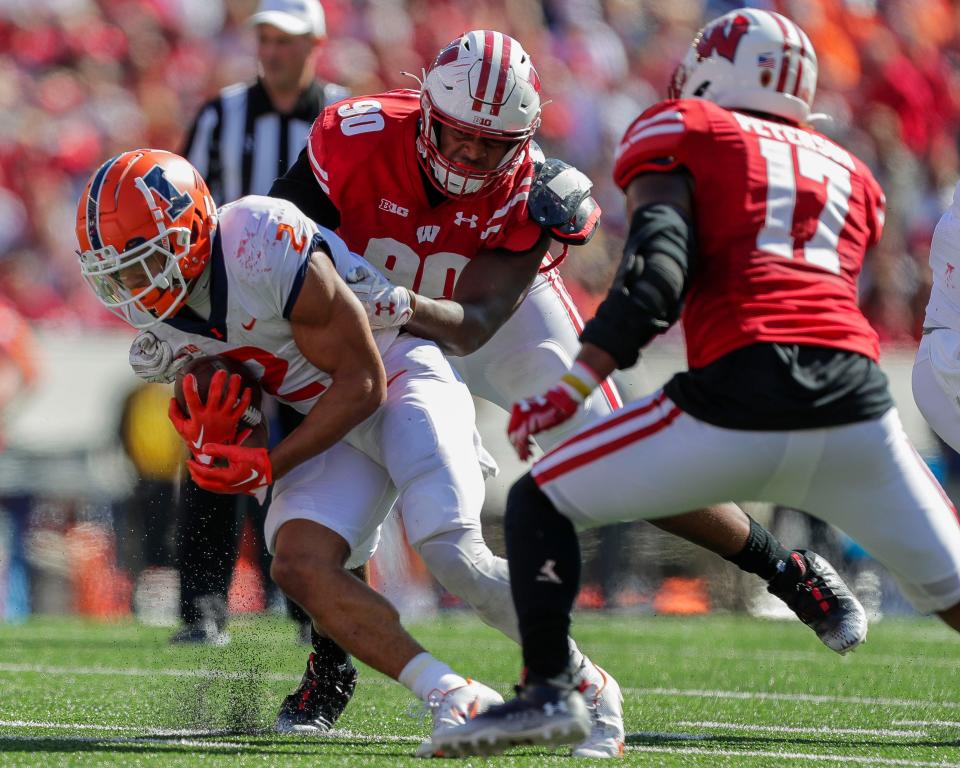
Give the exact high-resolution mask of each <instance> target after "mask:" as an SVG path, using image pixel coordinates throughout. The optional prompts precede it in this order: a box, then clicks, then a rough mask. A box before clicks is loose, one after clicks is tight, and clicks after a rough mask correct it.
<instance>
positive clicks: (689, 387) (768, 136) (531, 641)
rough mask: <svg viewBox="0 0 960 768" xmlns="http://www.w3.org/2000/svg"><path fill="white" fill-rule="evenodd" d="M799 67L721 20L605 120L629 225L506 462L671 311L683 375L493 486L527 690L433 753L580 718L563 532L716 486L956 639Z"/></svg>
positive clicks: (959, 533) (731, 16)
mask: <svg viewBox="0 0 960 768" xmlns="http://www.w3.org/2000/svg"><path fill="white" fill-rule="evenodd" d="M816 68H817V61H816V56H815V53H814V51H813V48H812V46H811V44H810V41H809V39H808V38H807V36H806V35H805V34H804V33H803V32H802V31H801V30H800V29H799V27H797V25H796V24H794V23H793V22H792V21H790V20H789V19H787V18H785V17H783V16H780V15H778V14H775V13H770V12H766V11H760V10H752V9H742V10H739V11H733V12H731V13H728V14H726V15H724V16H722V17H720V18H719V19H717V20H715V21H714V22H712V23H710V24H708V25H707V26H706V27H705V28H704V29H703V30H702V31H701V32H700V34H699V35H698V36H697V37H696V39H695V40H694V43H693V46H692V48H691V50H690V51H689V52H688V55H687V57H686V58H685V60H684V62H683V64H682V65H681V67H680V69H679V70H678V72H677V74H676V76H675V79H674V82H673V86H672V89H671V96H672V97H673V98H671V99H670V100H667V101H664V102H661V103H660V104H657V105H655V106H654V107H652V108H651V109H649V110H648V111H647V112H645V113H644V114H643V115H641V116H640V117H639V118H638V119H637V120H636V121H635V122H634V123H633V125H631V126H630V128H629V129H628V130H627V132H626V135H625V136H624V138H623V140H622V142H621V144H620V148H619V152H618V155H617V162H616V169H615V178H616V181H617V183H618V184H619V186H620V187H621V188H622V189H623V190H624V192H625V193H626V198H627V209H628V213H629V215H630V217H631V226H630V232H629V237H628V240H627V243H626V247H625V252H624V259H623V261H622V263H621V267H620V270H619V272H618V274H617V277H616V280H615V282H614V285H613V288H612V290H611V291H610V293H609V295H608V296H607V298H606V299H605V300H604V302H603V304H602V305H601V306H600V308H599V310H598V312H597V315H596V317H594V318H593V319H592V320H591V321H590V322H589V323H588V324H587V326H586V328H585V330H584V332H583V334H582V335H581V341H582V347H581V350H580V352H579V354H578V356H577V359H576V362H575V363H574V365H573V366H572V367H571V369H570V370H569V371H568V372H567V373H565V374H564V375H563V376H562V377H561V378H560V379H559V381H557V382H556V384H555V386H553V387H552V388H550V389H548V390H547V391H546V392H545V393H544V394H543V395H542V396H541V397H537V398H530V399H527V400H524V401H521V402H518V403H517V404H516V405H515V406H514V408H513V410H512V413H511V421H510V439H511V441H512V442H513V444H514V446H515V447H516V448H517V450H518V451H519V452H521V453H523V452H525V451H526V450H527V441H528V440H529V439H530V437H531V435H534V434H536V433H537V432H538V431H539V429H540V428H541V426H540V425H541V424H542V423H543V422H544V419H545V415H546V416H548V417H551V418H552V420H553V421H556V420H558V419H562V418H564V416H565V415H566V414H569V413H571V412H572V411H573V410H575V408H576V404H577V403H578V402H579V401H581V400H582V398H583V397H585V396H587V395H588V394H589V393H590V392H591V391H592V390H593V389H594V388H595V386H596V383H597V382H598V381H601V380H603V379H604V378H605V377H606V376H607V375H609V374H610V373H611V372H612V371H613V370H614V369H617V368H626V367H629V366H631V365H633V364H634V363H635V362H636V360H637V357H638V353H639V350H640V349H641V348H642V347H643V346H645V345H646V344H647V343H648V342H649V341H650V340H651V339H652V338H654V337H655V336H656V335H658V334H659V333H661V332H663V331H664V330H665V329H666V328H668V327H670V326H671V325H672V324H673V323H674V322H675V321H676V320H677V319H678V318H679V319H680V320H681V323H682V326H683V329H684V333H685V336H686V342H687V347H688V362H689V366H690V367H689V370H688V371H687V372H685V373H680V374H678V375H676V376H675V377H674V378H673V379H671V380H670V381H669V382H668V383H667V385H666V386H665V387H664V388H663V389H661V390H660V391H658V392H656V393H654V394H653V395H652V396H650V397H648V398H645V399H643V400H640V401H637V402H635V403H632V404H630V405H628V406H626V407H625V408H624V409H622V410H621V411H619V412H618V413H616V414H613V415H612V416H609V417H607V418H605V419H603V420H601V421H600V422H599V423H596V424H593V425H591V426H589V427H588V428H586V429H582V430H580V431H579V432H577V433H576V434H575V435H574V436H573V437H571V438H570V439H568V440H566V441H565V442H563V443H561V444H560V445H559V446H557V447H556V448H554V449H553V450H551V451H549V452H547V453H546V455H545V456H544V457H543V458H542V459H540V460H539V461H538V462H537V463H536V464H535V466H534V468H533V470H532V471H531V472H530V473H529V474H527V475H525V476H524V477H523V478H521V479H520V480H519V481H518V482H517V483H516V484H515V485H514V486H513V488H512V489H511V492H510V496H509V500H508V505H507V513H506V533H507V552H508V560H509V565H510V579H511V584H512V589H513V596H514V601H515V604H516V606H517V612H518V616H519V622H520V632H521V635H522V642H523V661H524V665H525V667H526V670H527V676H526V681H525V685H524V687H523V688H521V689H520V692H519V694H518V696H517V698H516V699H514V700H512V701H510V702H508V703H507V704H505V705H503V706H501V707H494V708H492V709H491V710H489V711H488V712H487V713H485V714H483V715H481V716H480V717H478V718H477V719H476V720H474V721H471V723H469V724H466V725H465V726H461V727H459V728H455V729H453V730H451V731H450V732H449V733H448V734H446V735H445V736H444V737H442V738H441V739H439V740H435V741H437V745H438V746H439V747H440V748H441V749H443V751H444V753H445V754H451V755H458V754H473V753H482V754H489V753H491V752H499V751H501V750H503V749H505V748H507V747H509V746H511V745H513V744H517V743H524V744H528V743H531V742H533V743H538V742H552V743H556V742H557V741H570V742H573V741H576V740H577V739H579V738H581V736H582V734H584V733H586V732H587V731H588V730H589V728H590V722H589V718H588V716H587V713H586V712H585V711H584V710H583V707H582V702H581V700H580V697H578V696H577V695H576V694H575V693H574V691H575V688H574V687H573V682H572V681H571V679H570V677H569V674H568V673H567V670H566V659H565V655H564V646H563V639H564V638H565V636H566V629H567V627H568V626H569V621H570V610H571V608H572V605H573V601H574V598H575V597H576V593H577V589H578V582H579V569H580V553H579V548H578V544H577V537H576V530H577V529H578V528H580V529H582V528H589V527H594V526H599V525H604V524H606V523H610V522H614V521H623V520H634V519H637V518H654V517H657V516H662V515H669V514H672V513H676V512H679V511H682V510H685V509H695V508H698V507H704V506H707V505H711V504H716V503H718V502H721V501H723V500H724V499H756V500H767V501H771V502H775V503H779V504H783V505H786V506H789V507H794V508H797V509H804V510H807V511H809V512H810V513H812V514H814V515H816V516H818V517H821V518H823V519H824V520H827V521H829V522H831V523H835V524H836V525H838V526H839V527H840V528H842V529H844V530H846V531H847V532H848V533H850V535H851V536H853V538H854V539H855V540H857V541H858V542H859V543H860V544H862V545H863V546H864V547H865V548H866V549H867V550H868V551H870V552H871V554H873V555H874V556H875V557H876V558H877V559H878V560H879V561H880V562H882V563H883V564H884V565H886V566H887V567H888V568H889V569H890V571H891V572H892V573H893V574H894V575H895V576H896V578H897V579H898V580H899V582H900V585H901V587H902V588H903V590H904V592H905V593H906V594H907V595H908V596H909V597H910V598H911V600H912V601H913V602H914V604H915V605H916V606H917V607H918V608H919V609H920V610H922V611H930V612H936V613H938V614H939V615H940V616H941V617H942V618H943V619H944V621H946V622H947V623H948V624H949V625H950V626H952V627H954V628H955V629H960V526H958V523H957V518H956V515H955V510H954V509H953V506H952V505H951V503H950V501H949V500H948V499H947V497H946V495H945V494H944V493H943V491H942V489H941V488H940V487H939V485H938V484H937V482H936V481H935V480H934V479H933V477H932V476H931V475H930V473H929V471H928V470H927V468H926V467H925V466H924V464H923V462H922V460H921V459H920V458H919V456H918V455H917V454H916V451H915V450H914V449H913V447H912V445H911V444H910V442H909V440H908V439H907V437H906V435H905V433H904V431H903V428H902V426H901V424H900V420H899V416H898V415H897V411H896V408H895V407H894V404H893V401H892V399H891V397H890V394H889V392H888V388H887V381H886V377H885V376H884V375H883V373H882V372H881V370H880V368H879V367H878V364H877V358H878V351H879V350H878V343H877V335H876V333H875V332H874V331H873V329H872V328H871V327H870V325H869V324H868V323H867V321H866V320H865V319H864V316H863V315H862V313H861V312H860V310H859V308H858V306H857V300H856V298H857V297H856V280H857V276H858V275H859V272H860V268H861V265H862V261H863V257H864V253H865V251H866V250H867V248H869V247H870V246H872V245H873V244H875V243H876V242H877V240H878V239H879V237H880V233H881V229H882V226H883V205H884V200H883V194H882V192H881V190H880V187H879V186H878V185H877V183H876V181H875V180H874V178H873V176H872V175H871V173H870V171H869V170H868V169H867V168H866V167H865V166H864V164H863V163H862V162H861V161H860V160H859V159H857V158H856V157H854V156H853V155H851V154H850V153H849V152H847V151H846V150H845V149H843V148H842V147H840V146H839V145H837V144H835V143H834V142H832V141H830V140H829V139H827V138H826V137H824V136H822V135H821V134H819V133H817V132H816V131H814V130H813V129H812V128H811V127H810V126H809V124H808V123H809V118H810V105H811V103H812V101H813V95H814V90H815V87H816ZM547 421H548V423H550V419H549V418H548V419H547ZM795 556H796V557H798V558H800V557H803V558H804V559H806V558H807V557H810V556H809V555H806V556H804V554H803V553H795ZM812 559H813V560H814V562H815V561H816V559H817V558H816V557H815V556H813V558H812ZM826 586H827V587H828V588H829V587H831V586H832V585H831V584H829V583H828V584H827V585H826ZM813 589H814V591H815V592H816V591H820V592H821V594H822V589H821V587H820V586H819V585H818V586H815V587H813Z"/></svg>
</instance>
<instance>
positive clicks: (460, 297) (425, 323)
mask: <svg viewBox="0 0 960 768" xmlns="http://www.w3.org/2000/svg"><path fill="white" fill-rule="evenodd" d="M549 244H550V237H549V235H548V234H547V233H544V234H543V235H542V236H541V238H540V240H539V241H538V242H537V243H536V244H535V245H534V246H533V247H532V248H531V249H530V250H528V251H524V252H522V253H516V252H512V251H503V250H494V251H484V252H482V253H480V254H478V255H477V256H476V257H475V258H473V259H471V260H470V262H469V263H468V264H467V266H466V267H464V270H463V273H462V274H461V275H460V279H459V280H458V281H457V285H456V288H454V291H453V298H452V299H430V298H428V297H426V296H420V295H417V297H416V307H417V309H416V312H415V313H414V315H413V319H412V320H410V322H408V323H407V324H406V326H405V328H406V330H408V331H409V332H410V333H413V334H415V335H417V336H422V337H423V338H426V339H431V340H433V341H435V342H436V343H437V344H438V345H439V346H440V348H441V349H443V351H444V352H447V353H449V354H453V355H468V354H470V353H471V352H474V351H475V350H477V349H479V348H480V347H482V346H483V345H484V344H485V343H486V342H487V341H489V339H490V337H491V336H493V334H494V333H496V332H497V330H498V329H499V328H500V327H501V326H502V325H503V324H504V323H505V322H506V321H507V319H508V318H509V317H510V315H512V314H513V312H514V310H515V309H516V308H517V305H518V304H519V303H520V302H521V301H522V300H523V298H524V297H525V296H526V295H527V291H529V290H530V285H531V284H532V283H533V279H534V278H535V277H536V276H537V270H538V269H539V267H540V262H541V261H542V260H543V257H544V255H545V254H546V252H547V248H548V246H549Z"/></svg>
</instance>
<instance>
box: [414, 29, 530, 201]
mask: <svg viewBox="0 0 960 768" xmlns="http://www.w3.org/2000/svg"><path fill="white" fill-rule="evenodd" d="M420 117H421V120H420V136H419V138H418V139H417V150H418V153H417V154H418V158H419V160H420V165H421V166H423V169H424V170H425V171H426V174H427V176H428V178H430V180H431V181H433V183H434V185H435V186H436V187H437V188H438V189H439V190H440V191H441V192H443V193H445V194H447V195H451V196H454V197H465V196H468V195H474V194H477V193H479V192H489V191H491V190H492V184H493V182H495V181H496V180H497V179H501V178H503V177H505V176H507V175H509V174H510V173H512V172H513V171H514V170H515V169H516V167H517V165H518V164H519V163H520V161H521V160H522V159H523V156H524V150H525V149H526V147H527V144H528V143H529V141H530V137H531V136H533V134H534V132H535V131H536V130H537V126H539V125H540V78H539V77H538V75H537V70H536V69H534V67H533V62H532V61H531V60H530V55H529V54H528V53H527V52H526V51H525V50H523V47H522V46H521V45H520V43H518V42H517V41H516V40H514V39H513V38H512V37H509V36H508V35H505V34H503V33H502V32H493V31H491V30H485V29H477V30H473V31H472V32H467V33H466V34H464V35H461V36H460V37H458V38H457V39H456V40H454V41H452V42H451V43H450V44H449V45H447V46H446V47H445V48H444V49H443V50H442V51H440V53H439V55H438V56H437V58H436V59H435V60H434V62H433V64H431V65H430V69H429V70H428V71H427V72H426V73H425V74H424V81H423V89H422V91H421V92H420ZM441 125H444V126H448V127H450V128H453V129H455V130H457V131H462V132H464V133H469V134H471V135H474V136H481V137H484V138H489V139H496V140H499V141H509V142H512V143H511V145H510V147H509V148H508V149H507V152H506V154H505V155H504V156H503V159H502V160H501V161H500V164H499V165H498V166H497V167H496V168H494V169H492V170H478V169H476V168H472V167H470V166H467V165H463V164H461V163H456V162H454V161H452V160H450V159H449V158H447V157H444V156H443V154H442V153H441V152H440V126H441Z"/></svg>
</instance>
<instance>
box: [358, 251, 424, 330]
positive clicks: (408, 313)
mask: <svg viewBox="0 0 960 768" xmlns="http://www.w3.org/2000/svg"><path fill="white" fill-rule="evenodd" d="M344 279H345V280H346V283H347V285H348V286H349V287H350V290H352V291H353V293H354V294H355V295H356V297H357V298H358V299H360V303H361V304H363V309H364V310H365V311H366V313H367V319H368V320H369V321H370V328H372V329H373V330H375V331H376V330H379V329H381V328H398V327H400V326H401V325H406V324H407V323H408V322H409V321H410V318H411V317H413V313H414V311H415V310H416V308H417V300H416V298H415V297H414V294H413V292H411V291H409V290H407V289H406V288H402V287H400V286H396V285H394V284H393V283H391V282H390V281H389V280H387V279H386V278H385V277H384V276H383V275H381V274H380V272H378V271H377V270H375V269H370V268H368V267H366V266H364V265H362V264H361V265H358V266H356V267H353V268H351V269H350V271H348V272H347V274H346V275H345V276H344Z"/></svg>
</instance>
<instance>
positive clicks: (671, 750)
mask: <svg viewBox="0 0 960 768" xmlns="http://www.w3.org/2000/svg"><path fill="white" fill-rule="evenodd" d="M627 751H628V752H658V753H661V754H670V755H704V756H707V757H714V756H716V755H723V756H725V757H769V758H771V759H774V760H776V761H777V762H778V763H779V762H780V761H782V760H809V761H811V762H813V763H844V764H850V763H856V764H858V765H902V766H908V768H960V763H941V762H939V761H938V762H927V761H925V760H900V759H898V758H895V757H868V756H866V755H830V754H815V753H810V752H764V751H761V750H753V749H744V750H737V749H707V748H704V747H647V746H635V745H632V744H628V745H627Z"/></svg>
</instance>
